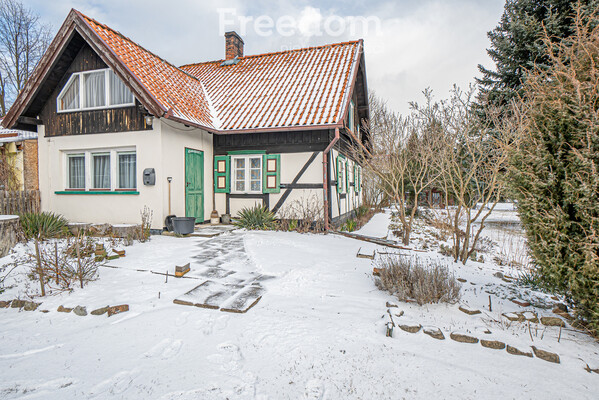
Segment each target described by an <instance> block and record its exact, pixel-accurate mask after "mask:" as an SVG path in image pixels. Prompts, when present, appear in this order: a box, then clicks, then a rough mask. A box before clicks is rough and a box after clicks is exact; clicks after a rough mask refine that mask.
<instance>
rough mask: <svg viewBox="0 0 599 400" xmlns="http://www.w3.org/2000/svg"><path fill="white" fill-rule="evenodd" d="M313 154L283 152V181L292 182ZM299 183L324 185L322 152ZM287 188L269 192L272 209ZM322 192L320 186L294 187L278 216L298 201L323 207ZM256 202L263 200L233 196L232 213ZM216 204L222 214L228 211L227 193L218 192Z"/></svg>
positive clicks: (259, 202)
mask: <svg viewBox="0 0 599 400" xmlns="http://www.w3.org/2000/svg"><path fill="white" fill-rule="evenodd" d="M312 154H313V153H312V152H301V153H281V183H282V184H289V183H291V182H292V181H293V179H294V178H295V176H296V175H297V173H298V172H299V171H300V169H302V168H303V166H304V165H305V164H306V162H307V161H308V160H309V159H310V157H311V156H312ZM297 183H310V184H319V185H320V186H321V187H322V152H320V153H318V155H317V156H316V158H315V159H314V160H313V161H312V163H311V164H310V166H309V167H308V168H307V169H306V171H305V172H304V173H303V175H302V176H301V178H300V179H299V181H298V182H297ZM285 190H286V189H281V192H280V193H271V194H269V205H270V208H271V209H272V208H273V207H274V206H275V205H276V204H277V202H278V201H279V199H280V198H281V196H283V193H285ZM322 192H323V190H322V189H320V188H319V189H293V190H292V191H291V193H290V195H289V196H288V197H287V199H286V200H285V203H283V206H282V207H281V209H280V211H279V212H278V213H277V217H281V216H283V214H284V213H285V212H286V211H287V210H290V208H291V207H292V205H293V204H294V203H297V202H302V203H304V204H306V203H308V202H312V203H317V204H319V205H320V207H322V205H323V195H322ZM255 204H262V200H261V199H240V198H231V199H230V200H229V207H230V213H231V215H232V216H233V217H235V216H236V215H237V214H238V213H239V211H241V210H242V209H243V208H244V207H252V206H254V205H255ZM216 205H217V210H218V212H219V213H220V214H224V213H225V212H226V206H227V203H226V194H225V193H217V194H216Z"/></svg>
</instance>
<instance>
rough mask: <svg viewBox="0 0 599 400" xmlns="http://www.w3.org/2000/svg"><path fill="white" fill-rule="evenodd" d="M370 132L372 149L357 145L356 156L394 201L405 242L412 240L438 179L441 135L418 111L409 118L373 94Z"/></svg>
mask: <svg viewBox="0 0 599 400" xmlns="http://www.w3.org/2000/svg"><path fill="white" fill-rule="evenodd" d="M369 102H370V106H371V119H370V128H369V134H370V136H371V138H372V142H373V145H372V151H367V150H366V149H364V148H363V147H361V146H359V145H355V146H354V152H355V153H356V157H357V158H358V160H360V163H361V164H362V165H363V166H364V167H365V168H366V170H367V173H368V174H369V175H370V176H372V177H374V179H375V180H376V182H377V184H378V185H379V187H380V188H381V190H382V191H383V192H384V194H385V195H386V196H387V197H388V198H389V199H391V200H392V204H393V206H394V207H395V210H396V212H397V216H398V218H399V220H400V223H401V225H402V242H403V243H404V244H406V245H407V244H409V243H410V235H411V232H412V224H413V222H414V218H415V216H416V211H417V209H418V205H419V199H420V197H421V195H422V194H423V193H424V192H425V191H426V190H427V189H430V188H431V187H432V185H433V184H434V183H435V181H436V179H437V174H438V172H437V170H435V169H434V168H433V167H434V160H435V154H436V148H437V146H438V136H439V135H438V134H437V133H436V132H435V127H434V126H433V125H431V124H427V123H424V122H423V120H422V119H421V118H420V117H419V116H418V115H416V114H414V113H413V114H410V115H408V116H407V117H402V116H401V115H399V114H397V113H395V112H393V111H391V110H389V109H388V108H387V106H386V104H385V103H384V102H383V101H382V100H381V99H379V98H378V97H376V96H375V95H372V96H371V98H370V100H369Z"/></svg>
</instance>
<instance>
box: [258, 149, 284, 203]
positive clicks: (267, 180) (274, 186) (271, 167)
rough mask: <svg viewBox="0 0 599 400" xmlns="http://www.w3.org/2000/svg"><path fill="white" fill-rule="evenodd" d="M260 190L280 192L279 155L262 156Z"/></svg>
mask: <svg viewBox="0 0 599 400" xmlns="http://www.w3.org/2000/svg"><path fill="white" fill-rule="evenodd" d="M262 192H263V193H281V155H280V154H265V155H263V156H262Z"/></svg>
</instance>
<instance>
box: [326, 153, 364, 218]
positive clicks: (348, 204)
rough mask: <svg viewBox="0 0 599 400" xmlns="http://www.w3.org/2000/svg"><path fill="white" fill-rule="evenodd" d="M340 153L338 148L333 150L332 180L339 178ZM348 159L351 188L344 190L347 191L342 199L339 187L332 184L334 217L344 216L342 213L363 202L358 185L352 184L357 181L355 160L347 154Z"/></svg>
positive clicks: (331, 159)
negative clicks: (338, 158)
mask: <svg viewBox="0 0 599 400" xmlns="http://www.w3.org/2000/svg"><path fill="white" fill-rule="evenodd" d="M338 155H339V151H338V150H336V149H332V150H331V155H330V157H331V158H330V160H329V161H330V163H331V175H332V180H336V179H337V156H338ZM346 160H347V161H348V169H349V172H350V175H349V181H350V186H349V188H346V189H345V191H344V192H343V193H345V198H343V199H341V198H340V196H339V193H337V187H336V186H331V190H332V212H331V214H332V215H331V217H332V218H337V217H339V216H342V215H344V214H346V213H348V212H350V211H352V210H354V209H355V208H357V207H358V206H360V205H361V204H362V192H357V191H356V187H355V186H352V185H351V183H352V182H355V177H354V166H355V162H354V161H353V160H351V159H350V158H349V157H347V156H346Z"/></svg>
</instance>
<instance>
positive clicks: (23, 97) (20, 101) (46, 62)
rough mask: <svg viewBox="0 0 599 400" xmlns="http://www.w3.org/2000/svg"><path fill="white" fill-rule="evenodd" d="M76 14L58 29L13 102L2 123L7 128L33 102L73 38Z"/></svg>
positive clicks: (15, 121) (70, 16)
mask: <svg viewBox="0 0 599 400" xmlns="http://www.w3.org/2000/svg"><path fill="white" fill-rule="evenodd" d="M75 18H76V15H75V14H74V13H73V11H71V12H70V13H69V15H68V16H67V18H66V19H65V21H64V22H63V24H62V26H61V27H60V29H59V30H58V33H57V34H56V36H55V37H54V39H53V40H52V42H51V43H50V46H48V49H47V50H46V52H45V53H44V55H43V56H42V59H41V60H40V61H39V63H38V65H37V66H36V67H35V70H34V71H33V73H32V74H31V76H30V77H29V79H28V80H27V82H26V83H25V87H24V88H23V90H22V91H21V93H19V95H18V96H17V98H16V99H15V102H14V103H13V105H12V107H10V110H8V112H7V113H6V116H5V117H4V120H3V121H2V125H4V126H5V127H6V128H11V127H13V126H14V125H16V123H17V118H18V117H19V116H20V115H21V113H22V112H23V110H24V109H25V107H26V106H27V105H29V104H30V103H31V100H32V99H33V97H35V95H36V94H37V89H38V88H39V86H40V85H41V82H42V81H43V78H44V77H45V76H46V74H47V73H48V71H49V70H50V69H51V67H52V66H54V65H55V63H56V60H57V59H58V58H59V56H60V53H62V51H59V50H62V49H63V48H64V47H65V46H66V44H67V43H68V42H69V41H70V40H71V38H72V36H73V32H74V28H73V26H74V24H75Z"/></svg>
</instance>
